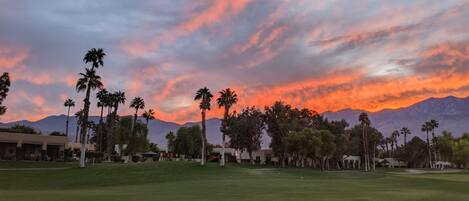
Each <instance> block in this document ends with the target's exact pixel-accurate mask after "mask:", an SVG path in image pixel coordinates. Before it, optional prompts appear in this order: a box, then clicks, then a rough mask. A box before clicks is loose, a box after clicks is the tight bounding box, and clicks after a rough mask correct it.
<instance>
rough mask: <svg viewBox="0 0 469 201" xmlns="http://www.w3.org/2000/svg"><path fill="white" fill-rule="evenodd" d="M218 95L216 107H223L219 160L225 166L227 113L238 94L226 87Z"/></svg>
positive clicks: (236, 99)
mask: <svg viewBox="0 0 469 201" xmlns="http://www.w3.org/2000/svg"><path fill="white" fill-rule="evenodd" d="M219 93H220V97H218V99H217V103H218V107H219V108H221V107H224V109H225V112H224V114H223V122H222V124H221V132H222V151H221V160H220V166H221V167H225V136H226V130H227V125H228V122H227V121H228V115H229V114H230V108H231V106H233V105H234V104H236V103H237V102H238V95H237V94H236V92H235V91H233V90H231V89H230V88H226V89H224V90H222V91H220V92H219Z"/></svg>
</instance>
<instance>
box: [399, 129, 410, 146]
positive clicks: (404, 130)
mask: <svg viewBox="0 0 469 201" xmlns="http://www.w3.org/2000/svg"><path fill="white" fill-rule="evenodd" d="M410 134H412V133H411V132H410V130H409V128H407V127H403V128H401V135H404V147H405V146H407V135H410Z"/></svg>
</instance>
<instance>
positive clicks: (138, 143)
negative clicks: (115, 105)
mask: <svg viewBox="0 0 469 201" xmlns="http://www.w3.org/2000/svg"><path fill="white" fill-rule="evenodd" d="M132 122H133V119H132V117H130V116H125V117H122V118H120V119H119V122H118V124H117V128H116V131H117V132H116V143H117V144H120V145H121V146H122V145H124V144H126V145H127V147H126V149H125V153H127V154H130V155H132V154H135V153H138V152H144V151H146V150H148V145H149V141H148V138H147V135H148V129H147V127H146V125H145V124H144V123H142V122H140V121H137V123H136V124H135V126H134V132H133V133H132Z"/></svg>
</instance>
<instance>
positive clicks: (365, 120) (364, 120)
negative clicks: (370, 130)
mask: <svg viewBox="0 0 469 201" xmlns="http://www.w3.org/2000/svg"><path fill="white" fill-rule="evenodd" d="M358 121H359V122H360V124H361V125H362V128H363V132H362V139H363V142H362V144H363V155H364V159H365V172H368V165H369V159H368V157H369V156H368V142H367V141H368V140H367V135H366V132H365V131H366V128H367V127H368V126H370V124H371V122H370V119H369V118H368V114H367V113H365V112H362V113H361V114H360V116H359V117H358Z"/></svg>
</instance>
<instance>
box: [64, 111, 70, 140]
mask: <svg viewBox="0 0 469 201" xmlns="http://www.w3.org/2000/svg"><path fill="white" fill-rule="evenodd" d="M69 120H70V106H69V107H68V112H67V122H66V123H65V136H68V121H69Z"/></svg>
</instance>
